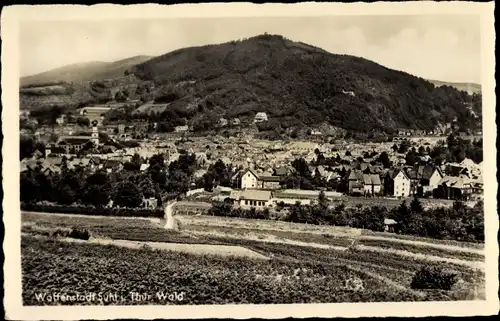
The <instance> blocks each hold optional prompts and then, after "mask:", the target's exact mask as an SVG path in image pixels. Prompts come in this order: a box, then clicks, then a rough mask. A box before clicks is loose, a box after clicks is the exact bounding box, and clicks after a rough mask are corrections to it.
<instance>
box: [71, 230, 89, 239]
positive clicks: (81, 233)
mask: <svg viewBox="0 0 500 321" xmlns="http://www.w3.org/2000/svg"><path fill="white" fill-rule="evenodd" d="M68 237H71V238H74V239H79V240H86V241H87V240H88V239H90V232H89V231H88V230H86V229H83V230H80V229H77V228H72V229H71V232H69V235H68Z"/></svg>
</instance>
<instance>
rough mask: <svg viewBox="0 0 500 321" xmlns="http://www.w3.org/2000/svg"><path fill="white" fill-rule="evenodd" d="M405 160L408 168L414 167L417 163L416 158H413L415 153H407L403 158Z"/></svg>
mask: <svg viewBox="0 0 500 321" xmlns="http://www.w3.org/2000/svg"><path fill="white" fill-rule="evenodd" d="M405 160H406V165H409V166H413V165H415V162H416V161H417V159H416V157H415V153H414V152H413V151H411V150H410V151H409V152H408V153H407V154H406V157H405Z"/></svg>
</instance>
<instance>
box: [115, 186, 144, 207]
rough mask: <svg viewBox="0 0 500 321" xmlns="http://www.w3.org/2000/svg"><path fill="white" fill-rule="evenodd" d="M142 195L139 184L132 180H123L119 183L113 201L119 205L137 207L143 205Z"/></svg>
mask: <svg viewBox="0 0 500 321" xmlns="http://www.w3.org/2000/svg"><path fill="white" fill-rule="evenodd" d="M142 197H143V196H142V194H141V192H140V190H139V188H138V186H137V185H135V184H134V183H133V182H130V181H123V182H119V183H118V184H117V186H116V191H115V195H114V197H113V201H114V204H116V205H118V206H123V207H132V208H135V207H139V206H140V205H141V203H142Z"/></svg>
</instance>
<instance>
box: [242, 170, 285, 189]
mask: <svg viewBox="0 0 500 321" xmlns="http://www.w3.org/2000/svg"><path fill="white" fill-rule="evenodd" d="M280 182H281V178H280V177H279V176H271V175H258V174H257V173H256V172H255V171H253V170H251V169H249V170H247V171H246V172H245V173H244V174H243V176H241V188H242V189H247V188H259V189H260V188H262V189H277V188H279V187H280Z"/></svg>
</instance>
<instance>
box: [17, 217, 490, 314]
mask: <svg viewBox="0 0 500 321" xmlns="http://www.w3.org/2000/svg"><path fill="white" fill-rule="evenodd" d="M179 222H180V230H179V231H166V230H164V229H163V228H162V226H163V224H164V221H162V220H159V219H134V218H110V217H91V216H83V215H67V214H61V215H56V214H44V213H23V214H22V268H23V300H24V304H26V305H39V304H55V303H54V302H48V301H43V302H41V301H39V300H37V298H36V294H37V293H42V292H43V291H46V290H47V289H51V291H61V292H66V293H70V292H85V291H95V292H113V293H119V296H120V297H121V298H122V301H120V302H118V303H117V302H114V301H102V302H92V303H88V304H221V303H301V302H303V303H306V302H314V303H322V302H374V301H421V300H473V299H484V271H483V261H484V254H483V252H482V248H481V246H479V245H476V244H474V245H473V244H468V243H460V245H458V243H459V242H456V243H457V244H453V243H450V242H447V241H438V240H428V239H421V238H412V237H406V238H399V237H394V235H390V234H388V233H366V232H365V231H361V230H356V229H349V228H342V227H331V226H328V227H327V226H311V225H306V224H292V223H286V222H274V221H257V220H245V219H232V218H221V217H206V216H183V217H179ZM70 228H78V229H87V230H89V231H90V233H91V238H90V240H89V241H83V240H74V239H73V240H70V239H67V238H62V237H54V236H52V233H53V232H54V231H57V230H61V229H70ZM187 244H189V245H187ZM195 244H196V245H195ZM217 245H223V246H217ZM228 256H229V257H230V258H231V259H228ZM424 265H427V266H440V267H444V268H446V269H448V270H450V271H454V272H455V273H457V275H458V278H459V282H457V283H456V285H455V286H454V287H453V288H452V289H451V290H449V291H443V290H418V291H416V290H413V289H411V288H410V286H409V285H410V283H411V280H412V277H413V275H414V274H415V272H416V271H418V270H419V269H420V268H421V267H422V266H424ZM352 284H357V286H356V287H353V286H352ZM161 291H163V292H178V293H179V292H184V293H185V296H184V298H183V300H181V301H179V300H177V301H175V300H174V301H172V300H166V301H165V299H164V298H161V297H157V296H155V293H157V292H161ZM130 292H148V293H151V295H152V298H151V299H150V300H146V301H134V300H133V299H132V298H130V296H129V293H130ZM63 304H75V303H72V302H66V303H63ZM78 304H81V303H78Z"/></svg>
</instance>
